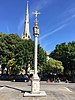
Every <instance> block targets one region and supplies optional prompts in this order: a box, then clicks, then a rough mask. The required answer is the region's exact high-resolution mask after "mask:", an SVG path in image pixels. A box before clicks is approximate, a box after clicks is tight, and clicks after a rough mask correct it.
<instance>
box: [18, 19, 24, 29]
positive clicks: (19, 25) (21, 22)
mask: <svg viewBox="0 0 75 100" xmlns="http://www.w3.org/2000/svg"><path fill="white" fill-rule="evenodd" d="M24 19H25V17H23V18H22V19H21V20H20V22H19V24H18V31H20V30H21V28H22V27H24Z"/></svg>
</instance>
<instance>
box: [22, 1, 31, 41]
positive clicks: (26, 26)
mask: <svg viewBox="0 0 75 100" xmlns="http://www.w3.org/2000/svg"><path fill="white" fill-rule="evenodd" d="M22 39H23V40H25V39H26V40H29V39H30V32H29V12H28V1H27V7H26V16H25V22H24V32H23V35H22Z"/></svg>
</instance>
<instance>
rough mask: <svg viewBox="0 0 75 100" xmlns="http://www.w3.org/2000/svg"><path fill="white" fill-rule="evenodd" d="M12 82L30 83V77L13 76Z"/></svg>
mask: <svg viewBox="0 0 75 100" xmlns="http://www.w3.org/2000/svg"><path fill="white" fill-rule="evenodd" d="M12 81H13V82H28V81H29V77H28V75H15V76H12Z"/></svg>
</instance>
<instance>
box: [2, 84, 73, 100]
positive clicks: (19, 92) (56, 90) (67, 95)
mask: <svg viewBox="0 0 75 100" xmlns="http://www.w3.org/2000/svg"><path fill="white" fill-rule="evenodd" d="M67 87H71V86H70V85H68V84H65V85H63V84H48V83H41V90H44V91H45V92H46V94H47V96H46V97H23V94H24V92H25V91H30V90H31V86H30V83H29V82H28V83H24V82H19V83H17V82H15V83H12V82H0V100H75V91H74V90H72V89H69V88H67Z"/></svg>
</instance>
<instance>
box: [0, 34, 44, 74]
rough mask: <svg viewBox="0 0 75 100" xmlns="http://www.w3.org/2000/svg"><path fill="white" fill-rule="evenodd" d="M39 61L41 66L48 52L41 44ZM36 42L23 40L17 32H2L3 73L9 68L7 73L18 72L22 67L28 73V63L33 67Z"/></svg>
mask: <svg viewBox="0 0 75 100" xmlns="http://www.w3.org/2000/svg"><path fill="white" fill-rule="evenodd" d="M39 51H40V53H39V54H38V61H39V64H38V65H40V66H42V65H43V64H44V63H45V59H46V56H45V55H46V54H45V52H44V50H43V49H42V48H41V47H40V46H39ZM33 63H34V42H33V41H32V40H31V39H30V40H22V39H21V38H20V37H19V36H18V35H17V34H3V33H0V64H1V66H2V74H3V71H4V69H5V68H7V74H18V73H19V72H20V71H21V70H22V69H25V71H26V73H27V69H28V64H30V65H31V68H33Z"/></svg>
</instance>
